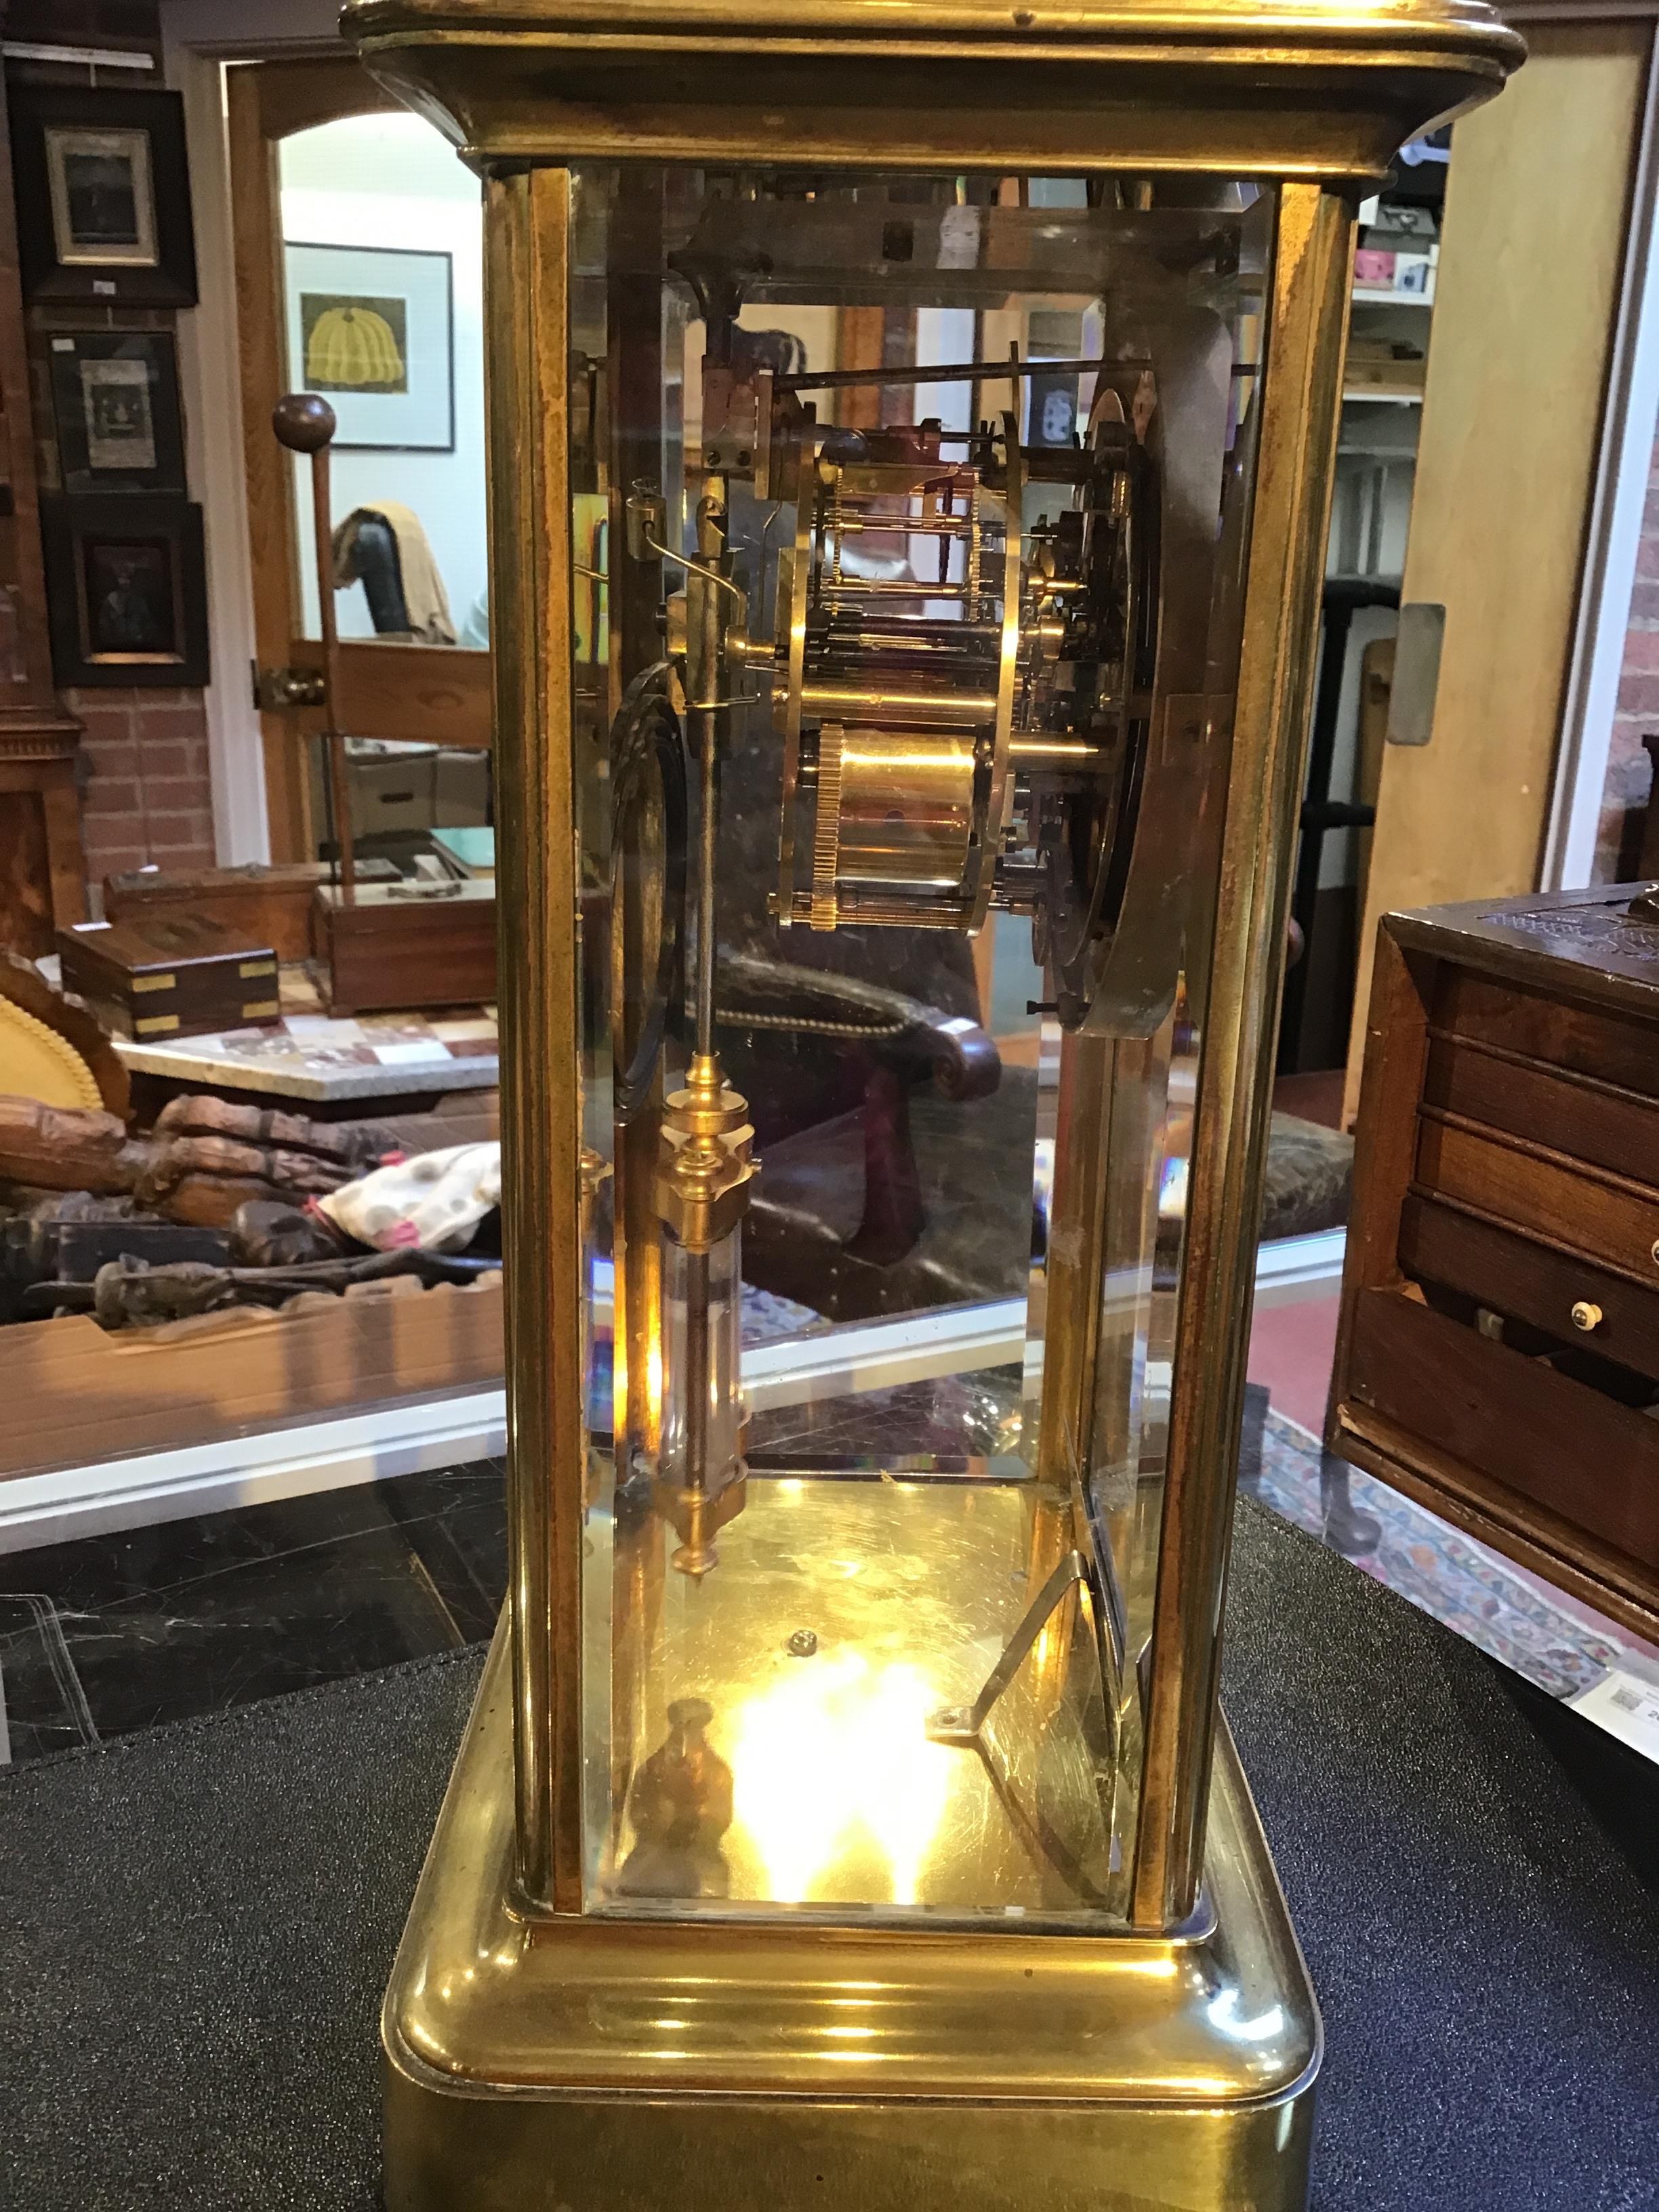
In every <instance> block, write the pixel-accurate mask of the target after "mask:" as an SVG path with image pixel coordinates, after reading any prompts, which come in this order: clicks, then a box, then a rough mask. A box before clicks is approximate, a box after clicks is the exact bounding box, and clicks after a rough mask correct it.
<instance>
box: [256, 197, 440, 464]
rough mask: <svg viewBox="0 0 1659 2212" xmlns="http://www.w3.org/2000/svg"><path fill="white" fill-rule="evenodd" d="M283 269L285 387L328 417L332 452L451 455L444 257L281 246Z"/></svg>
mask: <svg viewBox="0 0 1659 2212" xmlns="http://www.w3.org/2000/svg"><path fill="white" fill-rule="evenodd" d="M283 291H284V299H285V308H286V319H287V337H288V361H289V386H290V387H291V388H292V389H293V390H295V391H304V392H320V393H321V394H322V395H323V397H324V398H325V399H326V400H327V401H328V404H329V405H330V406H331V407H332V409H333V410H334V413H335V417H336V419H337V422H338V424H339V428H337V430H336V432H335V434H334V438H333V447H334V450H335V452H336V453H340V452H343V451H348V450H350V449H353V448H356V450H357V451H359V452H364V453H453V451H454V450H455V313H454V283H453V265H452V257H451V256H450V255H449V254H447V253H436V252H425V251H416V250H413V249H408V250H406V249H404V248H403V247H399V246H324V245H316V244H313V243H311V242H309V241H307V240H293V239H290V240H285V241H284V243H283Z"/></svg>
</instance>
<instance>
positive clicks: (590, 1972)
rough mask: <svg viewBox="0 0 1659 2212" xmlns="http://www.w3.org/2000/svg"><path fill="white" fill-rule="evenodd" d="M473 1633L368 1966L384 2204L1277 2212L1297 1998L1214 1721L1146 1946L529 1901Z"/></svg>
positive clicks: (1303, 2141) (1287, 1940)
mask: <svg viewBox="0 0 1659 2212" xmlns="http://www.w3.org/2000/svg"><path fill="white" fill-rule="evenodd" d="M512 1850H513V1765H512V1724H511V1686H510V1679H509V1672H508V1668H507V1663H506V1640H505V1635H504V1634H501V1635H498V1637H497V1638H496V1644H495V1650H494V1651H493V1652H492V1654H491V1656H490V1660H489V1667H488V1668H487V1670H486V1672H485V1675H484V1679H483V1685H482V1686H481V1688H480V1691H479V1694H478V1701H477V1706H476V1708H475V1710H474V1712H473V1716H472V1719H471V1723H470V1725H469V1729H468V1733H467V1738H466V1741H465V1745H464V1746H463V1748H462V1752H461V1756H460V1759H459V1763H458V1765H457V1766H456V1770H455V1774H454V1778H453V1781H452V1782H451V1784H450V1788H449V1794H448V1796H447V1798H446V1800H445V1803H444V1808H443V1813H442V1814H441V1819H440V1820H439V1824H438V1829H437V1833H436V1835H435V1838H434V1841H433V1844H432V1849H431V1852H430V1854H429V1856H428V1860H427V1864H426V1869H425V1872H424V1874H423V1875H422V1878H421V1884H420V1887H419V1890H418V1892H417V1893H416V1899H415V1904H414V1907H413V1910H412V1911H411V1913H410V1921H409V1925H408V1928H407V1929H406V1930H405V1932H404V1941H403V1944H402V1947H401V1948H400V1949H399V1952H398V1960H397V1963H396V1966H394V1968H393V1970H392V1982H391V1986H390V1988H389V1989H388V1990H387V1992H386V2005H385V2009H384V2014H383V2016H382V2022H381V2034H382V2041H383V2044H384V2047H385V2053H386V2203H387V2205H388V2206H389V2207H390V2208H391V2212H509V2208H510V2212H636V2209H637V2212H654V2208H656V2207H659V2206H661V2207H663V2208H665V2212H666V2208H672V2212H796V2208H798V2207H804V2206H812V2207H816V2208H820V2212H844V2209H845V2212H946V2208H949V2212H1006V2208H1007V2207H1009V2206H1011V2205H1021V2206H1024V2205H1030V2206H1032V2207H1034V2208H1035V2207H1041V2208H1042V2212H1154V2208H1159V2212H1162V2208H1177V2207H1178V2208H1181V2212H1300V2208H1302V2207H1303V2206H1304V2204H1305V2202H1306V2197H1307V2184H1308V2155H1309V2146H1310V2136H1311V2125H1312V2103H1313V2100H1312V2089H1313V2082H1314V2076H1315V2075H1316V2072H1317V2070H1318V2065H1319V2056H1320V2028H1319V2015H1318V2011H1317V2008H1316V2005H1315V2002H1314V1998H1313V1993H1312V1991H1311V1990H1310V1987H1309V1985H1308V1980H1307V1975H1306V1971H1305V1969H1304V1966H1303V1963H1302V1959H1301V1955H1300V1954H1299V1952H1298V1951H1297V1945H1296V1939H1295V1937H1294V1936H1293V1935H1292V1933H1291V1925H1290V1922H1289V1919H1288V1917H1287V1916H1286V1913H1285V1904H1284V1900H1283V1899H1282V1897H1281V1896H1280V1894H1279V1886H1278V1883H1277V1881H1275V1879H1274V1875H1273V1866H1272V1863H1271V1861H1270V1860H1269V1858H1268V1856H1267V1844H1266V1842H1265V1841H1264V1839H1263V1837H1262V1833H1261V1826H1260V1825H1259V1823H1258V1821H1257V1820H1256V1816H1255V1808H1254V1807H1253V1805H1252V1804H1251V1802H1250V1798H1249V1791H1248V1790H1247V1789H1246V1787H1245V1784H1244V1779H1243V1774H1242V1772H1241V1771H1240V1769H1239V1765H1238V1760H1237V1754H1236V1753H1235V1752H1234V1750H1233V1747H1232V1745H1231V1741H1230V1740H1229V1739H1228V1737H1227V1735H1226V1731H1225V1727H1224V1728H1223V1729H1221V1730H1220V1732H1219V1738H1218V1746H1217V1754H1216V1762H1215V1773H1214V1781H1213V1784H1212V1794H1211V1804H1210V1829H1209V1848H1208V1854H1207V1860H1206V1875H1207V1879H1206V1888H1205V1899H1206V1905H1205V1910H1204V1917H1203V1919H1202V1922H1201V1923H1200V1924H1199V1925H1197V1926H1195V1927H1194V1929H1193V1930H1191V1931H1190V1932H1188V1933H1186V1934H1183V1935H1182V1936H1179V1937H1176V1938H1164V1939H1156V1940H1150V1939H1147V1938H1145V1937H1140V1936H1084V1935H1076V1934H1048V1933H1024V1932H1021V1933H1016V1932H1013V1931H1012V1929H1007V1928H1006V1927H1000V1928H998V1929H996V1930H995V1931H994V1932H985V1933H980V1932H975V1931H971V1930H967V1929H962V1928H960V1927H957V1928H954V1929H937V1930H933V1929H927V1930H914V1929H902V1928H899V1927H896V1925H895V1923H893V1922H891V1921H886V1922H884V1921H883V1920H882V1919H881V1918H880V1917H879V1916H878V1915H876V1914H873V1913H872V1914H871V1915H870V1916H869V1917H868V1918H867V1919H866V1922H865V1923H863V1924H861V1925H851V1926H849V1925H846V1924H842V1925H840V1926H834V1927H830V1926H825V1925H824V1924H823V1923H819V1922H815V1921H812V1920H810V1919H808V1918H806V1917H799V1916H791V1915H789V1914H788V1913H787V1912H786V1911H778V1912H775V1913H774V1914H773V1915H771V1916H769V1917H768V1918H766V1919H765V1920H763V1921H761V1920H750V1921H748V1922H746V1923H745V1922H743V1921H734V1920H732V1919H727V1920H723V1921H722V1920H718V1919H713V1918H710V1919H706V1920H705V1919H696V1918H686V1917H677V1918H673V1919H670V1918H667V1917H663V1918H661V1919H656V1918H651V1917H630V1918H627V1919H623V1918H619V1917H608V1916H599V1915H596V1916H590V1917H581V1918H574V1917H573V1918H568V1919H560V1920H547V1919H532V1918H529V1917H525V1916H524V1915H523V1914H522V1913H520V1912H519V1911H517V1910H516V1909H515V1908H514V1906H513V1903H512V1901H511V1895H510V1890H509V1878H510V1873H511V1865H512Z"/></svg>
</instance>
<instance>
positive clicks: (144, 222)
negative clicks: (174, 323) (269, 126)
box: [11, 85, 196, 307]
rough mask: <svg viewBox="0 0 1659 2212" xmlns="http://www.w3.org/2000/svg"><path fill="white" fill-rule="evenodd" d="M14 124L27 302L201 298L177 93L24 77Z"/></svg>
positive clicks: (165, 302)
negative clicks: (32, 81) (90, 87)
mask: <svg viewBox="0 0 1659 2212" xmlns="http://www.w3.org/2000/svg"><path fill="white" fill-rule="evenodd" d="M11 128H12V167H13V170H14V173H15V187H16V203H17V227H18V240H17V245H18V259H19V262H20V264H21V273H22V279H23V296H24V298H25V299H26V300H40V301H65V300H79V301H94V300H96V301H113V302H115V303H117V304H125V305H127V306H132V307H137V306H143V307H193V306H194V305H195V303H196V241H195V236H194V234H193V231H192V228H191V208H190V172H189V168H188V166H187V163H186V161H185V123H184V106H183V102H182V100H181V98H180V95H179V94H178V93H176V92H98V91H83V90H82V89H81V88H80V87H78V86H65V85H18V86H16V87H15V88H14V89H13V92H12V95H11Z"/></svg>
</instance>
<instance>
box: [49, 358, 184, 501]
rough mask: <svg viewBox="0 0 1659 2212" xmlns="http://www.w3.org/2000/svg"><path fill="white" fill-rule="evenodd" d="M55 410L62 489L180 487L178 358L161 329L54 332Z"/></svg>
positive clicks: (179, 490)
mask: <svg viewBox="0 0 1659 2212" xmlns="http://www.w3.org/2000/svg"><path fill="white" fill-rule="evenodd" d="M46 357H47V360H48V361H49V362H50V364H51V368H52V412H53V414H54V415H55V416H56V417H57V422H58V468H59V471H60V472H61V474H62V477H63V484H64V490H65V491H71V492H82V491H170V492H177V493H179V495H182V494H183V492H184V489H185V438H184V423H183V421H182V419H181V417H180V415H179V362H178V356H177V355H176V354H175V352H174V349H173V338H172V336H171V334H170V333H169V332H167V331H49V332H48V333H47V336H46Z"/></svg>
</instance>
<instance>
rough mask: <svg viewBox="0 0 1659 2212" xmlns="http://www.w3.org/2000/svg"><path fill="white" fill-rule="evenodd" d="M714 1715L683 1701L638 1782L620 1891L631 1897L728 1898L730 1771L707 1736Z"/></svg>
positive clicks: (703, 1705) (699, 1702) (673, 1709)
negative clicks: (725, 1847) (724, 1840)
mask: <svg viewBox="0 0 1659 2212" xmlns="http://www.w3.org/2000/svg"><path fill="white" fill-rule="evenodd" d="M713 1719H714V1707H713V1706H712V1705H709V1704H708V1703H707V1702H706V1700H705V1699H702V1698H678V1699H676V1700H675V1702H674V1703H673V1704H672V1705H670V1707H669V1708H668V1735H667V1739H666V1741H665V1742H664V1743H663V1744H662V1745H661V1746H660V1747H659V1749H657V1750H656V1751H653V1753H652V1754H651V1756H650V1758H649V1759H647V1760H646V1762H645V1765H643V1766H642V1767H641V1769H640V1771H639V1772H638V1774H637V1775H636V1776H635V1778H634V1787H633V1789H632V1790H631V1791H630V1792H629V1800H628V1812H629V1819H630V1820H632V1821H633V1823H634V1834H635V1839H636V1840H635V1844H634V1848H633V1850H631V1851H630V1852H629V1854H628V1857H627V1858H626V1859H625V1860H624V1861H623V1867H622V1872H621V1873H620V1875H618V1876H617V1889H618V1890H619V1891H620V1892H621V1893H622V1894H623V1896H625V1897H725V1896H726V1894H727V1893H728V1892H729V1890H730V1887H731V1875H730V1871H729V1869H727V1867H726V1860H725V1858H724V1857H723V1855H722V1854H721V1851H720V1838H721V1837H722V1836H724V1835H725V1833H726V1830H727V1829H728V1828H729V1827H730V1826H731V1825H732V1770H731V1768H730V1767H729V1766H728V1765H726V1761H725V1760H724V1759H722V1758H721V1757H720V1753H718V1752H717V1751H715V1750H714V1749H712V1748H711V1747H710V1745H709V1743H708V1739H707V1736H706V1735H705V1733H704V1731H705V1730H706V1729H707V1728H708V1724H709V1723H710V1722H711V1721H712V1720H713Z"/></svg>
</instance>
